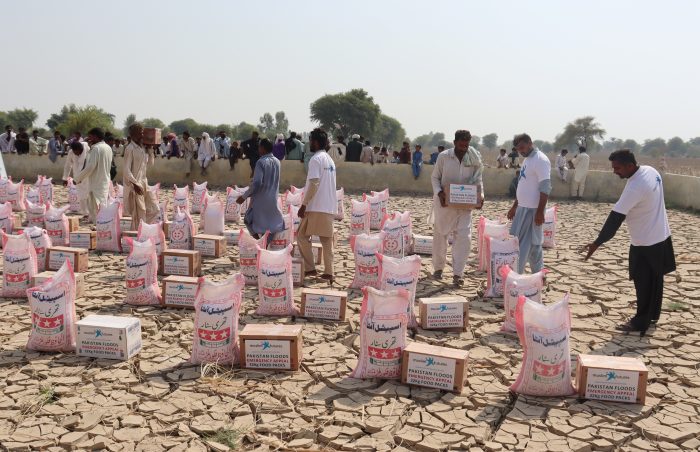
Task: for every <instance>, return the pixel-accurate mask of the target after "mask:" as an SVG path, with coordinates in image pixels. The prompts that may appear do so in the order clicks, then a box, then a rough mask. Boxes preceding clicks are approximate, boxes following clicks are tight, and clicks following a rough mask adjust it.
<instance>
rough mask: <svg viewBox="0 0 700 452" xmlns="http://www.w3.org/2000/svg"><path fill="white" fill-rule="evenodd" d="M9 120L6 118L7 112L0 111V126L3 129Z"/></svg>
mask: <svg viewBox="0 0 700 452" xmlns="http://www.w3.org/2000/svg"><path fill="white" fill-rule="evenodd" d="M9 124H10V121H8V120H7V113H5V112H4V111H0V128H1V129H2V130H3V132H4V131H5V126H6V125H9Z"/></svg>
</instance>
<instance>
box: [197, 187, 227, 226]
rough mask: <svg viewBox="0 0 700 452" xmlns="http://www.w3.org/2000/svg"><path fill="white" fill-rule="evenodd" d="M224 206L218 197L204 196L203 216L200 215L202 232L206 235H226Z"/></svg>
mask: <svg viewBox="0 0 700 452" xmlns="http://www.w3.org/2000/svg"><path fill="white" fill-rule="evenodd" d="M224 210H225V208H224V205H223V203H222V202H221V199H219V197H218V196H216V195H213V196H209V195H208V194H206V193H205V194H204V202H203V203H202V214H201V215H200V217H199V218H200V226H201V228H200V229H201V231H202V232H203V233H204V234H211V235H224V227H225V226H224V223H225V221H224Z"/></svg>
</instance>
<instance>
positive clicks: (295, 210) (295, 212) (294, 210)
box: [287, 206, 301, 237]
mask: <svg viewBox="0 0 700 452" xmlns="http://www.w3.org/2000/svg"><path fill="white" fill-rule="evenodd" d="M288 209H289V211H288V212H287V213H288V214H289V215H291V216H292V225H293V226H294V237H296V236H297V232H299V226H301V218H299V206H289V207H288Z"/></svg>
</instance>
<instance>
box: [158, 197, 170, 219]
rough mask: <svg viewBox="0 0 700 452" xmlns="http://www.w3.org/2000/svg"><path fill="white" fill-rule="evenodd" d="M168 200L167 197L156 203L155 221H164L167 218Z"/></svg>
mask: <svg viewBox="0 0 700 452" xmlns="http://www.w3.org/2000/svg"><path fill="white" fill-rule="evenodd" d="M169 203H170V201H169V200H168V199H166V200H163V201H161V202H160V203H158V217H157V218H156V221H159V222H165V221H167V219H168V204H169Z"/></svg>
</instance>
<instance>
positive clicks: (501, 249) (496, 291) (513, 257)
mask: <svg viewBox="0 0 700 452" xmlns="http://www.w3.org/2000/svg"><path fill="white" fill-rule="evenodd" d="M486 255H487V256H488V259H489V264H488V274H487V276H486V294H484V296H485V297H488V298H496V297H502V296H503V277H502V276H501V274H500V273H499V272H498V269H499V268H501V267H502V266H504V265H508V266H509V267H511V268H517V267H518V257H519V256H520V246H519V245H518V238H517V237H508V238H505V239H496V238H493V237H488V238H487V241H486Z"/></svg>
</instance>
